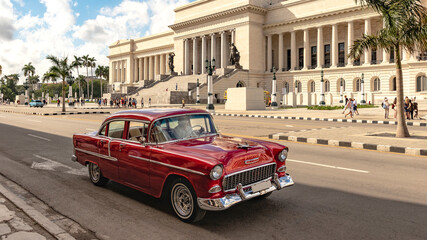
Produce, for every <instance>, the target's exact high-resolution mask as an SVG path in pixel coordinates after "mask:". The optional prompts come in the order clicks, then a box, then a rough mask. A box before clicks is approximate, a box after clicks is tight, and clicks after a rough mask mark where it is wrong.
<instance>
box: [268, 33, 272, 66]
mask: <svg viewBox="0 0 427 240" xmlns="http://www.w3.org/2000/svg"><path fill="white" fill-rule="evenodd" d="M271 54H272V40H271V35H268V36H267V72H270V71H271V69H272V68H273V65H272V59H271V58H272V57H271Z"/></svg>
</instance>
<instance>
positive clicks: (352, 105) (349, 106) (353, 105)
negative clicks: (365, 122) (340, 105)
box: [342, 96, 359, 118]
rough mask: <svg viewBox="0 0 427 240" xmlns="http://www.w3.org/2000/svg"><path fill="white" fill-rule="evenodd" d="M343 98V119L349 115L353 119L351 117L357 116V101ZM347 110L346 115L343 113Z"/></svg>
mask: <svg viewBox="0 0 427 240" xmlns="http://www.w3.org/2000/svg"><path fill="white" fill-rule="evenodd" d="M344 97H345V105H344V110H343V111H342V113H343V114H344V117H347V116H348V115H350V117H351V118H353V116H354V115H355V114H356V115H359V111H358V110H357V100H356V98H347V96H344ZM346 110H348V113H345V111H346Z"/></svg>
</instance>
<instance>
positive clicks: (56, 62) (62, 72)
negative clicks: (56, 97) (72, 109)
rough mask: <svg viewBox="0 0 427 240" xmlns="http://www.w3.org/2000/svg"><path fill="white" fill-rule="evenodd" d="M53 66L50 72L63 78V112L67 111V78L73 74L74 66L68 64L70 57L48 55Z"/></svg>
mask: <svg viewBox="0 0 427 240" xmlns="http://www.w3.org/2000/svg"><path fill="white" fill-rule="evenodd" d="M46 58H47V59H49V60H50V61H51V62H52V64H53V66H51V67H50V68H49V72H51V73H55V74H57V75H58V76H59V77H60V78H61V79H62V112H65V79H66V78H67V77H69V76H70V75H71V69H72V68H73V66H72V65H71V64H68V57H65V58H63V59H58V58H57V57H55V56H52V55H48V56H47V57H46Z"/></svg>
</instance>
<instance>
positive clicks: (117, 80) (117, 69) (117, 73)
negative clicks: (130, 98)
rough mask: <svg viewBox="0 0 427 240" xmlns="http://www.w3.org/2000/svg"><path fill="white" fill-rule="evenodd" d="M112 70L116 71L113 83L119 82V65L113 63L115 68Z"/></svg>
mask: <svg viewBox="0 0 427 240" xmlns="http://www.w3.org/2000/svg"><path fill="white" fill-rule="evenodd" d="M114 70H115V71H116V74H115V75H116V79H115V81H114V82H120V81H119V80H120V75H119V73H120V64H119V62H115V68H114Z"/></svg>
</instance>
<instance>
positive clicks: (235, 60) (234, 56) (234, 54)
mask: <svg viewBox="0 0 427 240" xmlns="http://www.w3.org/2000/svg"><path fill="white" fill-rule="evenodd" d="M230 62H231V65H234V66H235V67H236V68H241V66H240V63H239V62H240V52H239V51H238V50H237V48H236V46H235V45H234V43H232V44H231V45H230Z"/></svg>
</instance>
